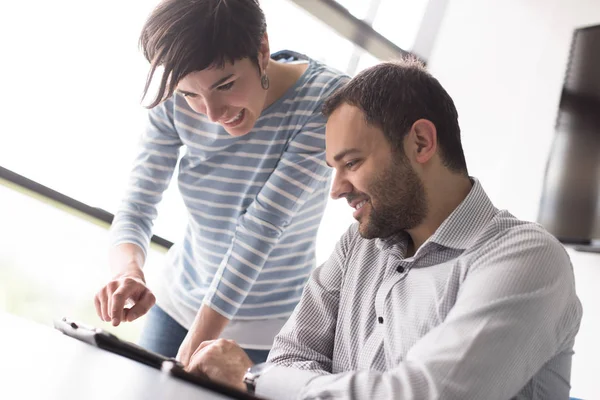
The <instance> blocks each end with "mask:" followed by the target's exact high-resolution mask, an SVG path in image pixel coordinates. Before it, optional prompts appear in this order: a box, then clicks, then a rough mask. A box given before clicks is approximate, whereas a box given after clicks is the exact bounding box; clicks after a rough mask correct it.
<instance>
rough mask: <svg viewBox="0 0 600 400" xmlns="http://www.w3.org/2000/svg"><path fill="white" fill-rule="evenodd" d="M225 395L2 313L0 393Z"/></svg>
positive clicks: (108, 398) (210, 399)
mask: <svg viewBox="0 0 600 400" xmlns="http://www.w3.org/2000/svg"><path fill="white" fill-rule="evenodd" d="M228 398H229V397H227V396H223V395H221V394H217V393H214V392H211V391H209V390H207V389H203V388H201V387H198V386H195V385H193V384H191V383H188V382H185V381H182V380H180V379H177V378H174V377H171V376H169V375H167V374H166V373H163V372H161V371H159V370H157V369H153V368H151V367H148V366H146V365H143V364H141V363H139V362H136V361H133V360H130V359H127V358H125V357H121V356H118V355H116V354H113V353H110V352H108V351H104V350H101V349H98V348H96V347H94V346H91V345H88V344H86V343H83V342H80V341H79V340H76V339H73V338H71V337H68V336H66V335H63V334H62V333H61V332H59V331H57V330H55V329H53V328H52V327H50V326H43V325H39V324H36V323H34V322H31V321H28V320H24V319H22V318H18V317H15V316H12V315H9V314H3V313H0V399H2V400H8V399H27V400H28V399H50V400H54V399H56V400H58V399H61V400H63V399H64V400H68V399H82V400H83V399H85V400H88V399H89V400H96V399H98V400H101V399H102V400H112V399H128V400H138V399H139V400H142V399H144V400H147V399H176V400H186V399H194V400H204V399H206V400H221V399H228Z"/></svg>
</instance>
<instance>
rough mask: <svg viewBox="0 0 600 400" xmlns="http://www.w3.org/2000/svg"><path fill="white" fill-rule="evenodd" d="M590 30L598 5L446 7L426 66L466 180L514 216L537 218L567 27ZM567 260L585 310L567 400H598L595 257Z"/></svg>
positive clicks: (599, 16)
mask: <svg viewBox="0 0 600 400" xmlns="http://www.w3.org/2000/svg"><path fill="white" fill-rule="evenodd" d="M592 24H600V0H502V1H489V0H485V1H482V0H450V2H449V4H448V6H447V9H446V14H445V17H444V20H443V22H442V26H441V28H440V31H439V33H438V36H437V40H436V43H435V46H434V49H433V53H432V56H431V59H430V63H429V68H430V70H431V72H432V73H433V74H434V75H435V76H436V77H437V78H438V79H439V80H440V81H441V83H442V84H443V85H444V86H445V88H446V89H447V90H448V92H449V93H450V95H451V96H452V97H453V98H454V100H455V102H456V106H457V108H458V112H459V115H460V123H461V127H462V132H463V136H462V137H463V144H464V148H465V153H466V157H467V163H468V166H469V172H470V173H471V175H474V176H476V177H478V178H479V179H480V180H481V181H482V184H483V186H484V188H485V189H486V191H487V192H488V194H489V195H490V197H491V198H492V200H493V201H494V203H495V204H496V206H498V207H500V208H506V209H508V210H510V211H511V212H512V213H513V214H515V215H516V216H518V217H520V218H523V219H528V220H535V219H536V217H537V211H538V204H539V198H540V194H541V189H542V182H543V174H544V168H545V164H546V159H547V157H548V153H549V149H550V146H551V142H552V137H553V132H554V122H555V116H556V110H557V106H558V102H559V99H560V91H561V87H562V81H563V77H564V71H565V67H566V63H567V56H568V52H569V47H570V43H571V35H572V32H573V29H574V28H576V27H580V26H585V25H592ZM598 73H600V71H599V72H598ZM570 254H571V257H572V260H573V264H574V270H575V276H576V280H577V289H578V294H579V297H580V299H581V301H582V303H583V307H584V318H583V321H582V325H581V329H580V333H579V335H578V338H577V343H576V348H575V351H576V355H575V357H574V359H573V363H574V364H573V370H572V374H573V377H572V382H571V383H572V387H573V390H572V395H573V396H575V397H583V398H586V399H600V384H599V383H598V382H597V375H598V374H597V371H598V370H599V367H598V363H599V362H600V321H599V320H600V291H599V290H597V289H596V288H597V287H598V286H599V284H600V256H599V255H590V254H587V255H585V254H582V253H577V252H572V251H570Z"/></svg>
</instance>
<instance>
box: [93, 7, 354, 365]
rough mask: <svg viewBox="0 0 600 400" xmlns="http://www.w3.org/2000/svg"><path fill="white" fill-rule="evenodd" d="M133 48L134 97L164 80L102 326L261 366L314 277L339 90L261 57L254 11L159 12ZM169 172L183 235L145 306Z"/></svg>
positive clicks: (121, 215) (278, 58)
mask: <svg viewBox="0 0 600 400" xmlns="http://www.w3.org/2000/svg"><path fill="white" fill-rule="evenodd" d="M140 45H141V47H142V49H143V52H144V55H145V56H146V58H147V59H148V61H149V62H150V64H151V68H150V73H149V75H148V80H147V82H146V87H145V90H144V95H146V94H148V90H149V88H150V87H151V82H152V80H153V78H154V76H155V74H156V73H157V72H159V71H161V72H162V76H161V78H160V84H159V85H158V93H157V94H156V96H155V97H154V100H153V101H152V103H151V105H150V108H151V109H150V111H149V125H148V129H147V130H146V132H145V134H144V135H143V137H142V140H141V143H140V152H139V155H138V157H137V158H136V161H135V164H134V167H133V171H132V173H131V177H130V182H129V188H128V190H127V193H126V195H125V198H124V201H123V203H122V206H121V207H120V209H119V211H118V212H117V213H116V215H115V219H114V221H113V224H112V228H111V235H112V239H113V240H112V243H113V246H112V249H111V267H112V269H113V272H114V277H113V278H112V279H111V281H110V282H109V283H108V284H107V285H106V286H104V287H103V288H102V289H101V290H100V291H99V292H98V294H97V295H96V297H95V304H96V309H97V312H98V315H100V317H101V318H102V319H103V320H105V321H112V322H113V324H114V325H118V324H119V323H120V322H122V321H133V320H135V319H136V318H138V317H140V316H142V315H144V314H145V313H147V312H148V310H150V313H149V315H148V320H147V322H146V327H145V328H144V331H143V333H142V338H141V344H142V345H143V346H144V347H147V348H149V349H151V350H154V351H156V352H159V353H162V354H164V355H166V356H175V355H176V354H177V355H178V357H179V359H180V360H181V361H183V362H184V363H187V361H188V360H189V358H190V357H191V355H192V354H193V353H194V352H195V351H196V350H197V349H198V347H199V346H200V344H201V343H202V342H204V341H208V340H212V339H216V338H218V337H222V338H226V339H232V340H235V341H236V342H238V343H240V345H241V346H242V347H243V348H244V349H245V350H246V351H247V353H248V354H249V355H250V357H251V358H252V359H254V360H255V362H258V361H262V360H264V359H266V355H267V354H268V349H269V348H270V347H271V343H272V341H273V337H274V336H275V334H277V332H278V331H279V329H280V328H281V327H282V326H283V324H284V322H285V321H286V319H287V317H288V316H289V315H290V314H291V313H292V311H293V309H294V307H295V305H296V304H297V302H298V301H299V299H300V295H301V293H302V290H303V288H304V284H305V283H306V280H307V279H308V276H309V273H310V271H311V270H312V269H313V267H314V265H315V240H316V234H317V229H318V226H319V223H320V220H321V218H322V216H323V212H324V209H325V204H326V199H327V192H328V189H329V183H330V179H329V178H330V170H329V168H328V167H327V165H326V163H325V160H324V159H325V118H324V116H323V115H322V114H321V105H322V102H323V101H324V99H325V98H326V97H327V96H328V95H329V94H330V93H332V92H333V91H334V90H335V89H336V88H337V87H339V86H341V85H342V84H343V83H345V82H346V80H347V77H345V76H344V75H343V74H341V73H339V72H337V71H335V70H333V69H331V68H329V67H327V66H326V65H323V64H321V63H319V62H318V61H315V60H312V59H310V58H308V57H306V56H304V55H301V54H298V53H295V52H292V51H284V52H279V53H277V54H273V55H271V54H270V51H269V39H268V35H267V32H266V23H265V18H264V14H263V12H262V10H261V9H260V6H259V4H258V2H257V1H255V0H166V1H163V2H162V3H161V4H160V5H158V7H156V9H155V10H154V11H153V12H152V13H151V15H150V16H149V18H148V20H147V22H146V24H145V25H144V28H143V30H142V34H141V37H140ZM182 147H183V148H184V149H185V151H184V152H183V155H182V156H181V158H180V156H179V151H180V149H181V148H182ZM178 160H179V169H178V174H177V179H178V184H179V190H180V192H181V195H182V197H183V201H184V203H185V205H186V208H187V211H188V223H187V228H186V231H185V236H184V238H183V240H182V241H181V242H178V243H176V244H175V245H174V246H173V247H172V248H171V249H170V250H169V252H168V255H167V262H166V263H165V266H164V268H163V269H162V271H161V279H160V281H159V282H158V284H157V287H153V291H154V292H156V300H157V305H155V306H154V307H153V305H154V302H155V296H154V294H153V293H152V292H151V291H150V289H148V287H147V286H146V283H145V279H144V274H143V272H142V267H143V264H144V260H145V255H146V249H147V247H148V243H149V240H150V237H151V235H152V222H153V220H154V219H155V217H156V215H157V211H156V205H157V204H158V203H159V201H160V199H161V197H162V193H163V191H164V190H165V189H166V187H167V186H168V184H169V181H170V179H171V176H172V174H173V171H174V169H175V166H176V164H177V162H178ZM128 299H129V300H130V301H132V302H133V303H134V304H133V306H132V307H131V308H129V309H128V308H125V304H126V302H127V300H128Z"/></svg>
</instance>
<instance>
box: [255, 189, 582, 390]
mask: <svg viewBox="0 0 600 400" xmlns="http://www.w3.org/2000/svg"><path fill="white" fill-rule="evenodd" d="M407 243H408V237H407V236H406V234H404V233H403V234H398V235H396V236H393V237H390V238H387V239H384V240H382V239H376V240H366V239H363V238H361V237H360V235H359V233H358V230H357V225H356V224H355V225H353V226H351V227H350V229H349V230H348V231H347V232H346V234H345V235H344V236H343V237H342V238H341V240H340V241H339V243H338V244H337V246H336V249H335V251H334V253H333V254H332V256H331V257H330V259H329V260H328V261H327V262H326V263H325V264H324V265H322V266H321V267H319V268H317V269H316V270H315V271H314V273H313V274H312V276H311V278H310V280H309V283H308V286H307V287H306V289H305V291H304V294H303V296H302V299H301V301H300V304H299V305H298V306H297V308H296V309H295V311H294V313H293V315H292V316H291V317H290V319H289V321H288V322H287V324H286V325H285V326H284V327H283V329H282V331H281V332H280V333H279V335H278V336H277V337H276V339H275V343H274V345H273V349H272V351H271V353H270V356H269V361H270V362H272V363H275V364H276V366H275V367H273V368H272V369H270V370H268V371H267V372H265V373H264V374H263V375H262V376H261V377H260V378H259V379H258V381H257V394H258V395H260V396H263V397H266V398H273V399H281V400H282V399H296V398H300V399H420V400H422V399H457V400H458V399H460V400H466V399H485V400H493V399H498V400H507V399H511V398H514V399H544V400H547V399H568V398H569V389H570V385H569V381H570V371H571V357H572V355H573V343H574V339H575V335H576V333H577V331H578V329H579V323H580V320H581V315H582V308H581V304H580V302H579V300H578V298H577V296H576V294H575V284H574V278H573V270H572V266H571V262H570V260H569V257H568V255H567V254H566V252H565V250H564V249H563V247H562V246H561V244H560V243H559V242H558V241H557V240H556V239H555V238H554V237H553V236H551V235H550V234H549V233H547V232H546V231H545V230H544V229H543V228H541V227H540V226H539V225H537V224H534V223H530V222H524V221H519V220H518V219H516V218H515V217H514V216H512V215H511V214H510V213H508V212H506V211H501V210H498V209H496V208H495V207H494V206H493V204H492V203H491V201H490V200H489V198H488V197H487V195H486V194H485V192H484V190H483V188H482V187H481V185H480V183H479V182H478V181H477V180H476V179H473V187H472V189H471V192H470V193H469V195H468V196H467V198H466V199H465V200H464V201H463V202H462V203H461V205H460V206H459V207H458V208H457V209H456V210H454V212H453V213H452V214H451V215H450V216H449V217H448V218H447V219H446V220H445V221H444V222H443V223H442V225H441V226H440V227H439V228H438V230H437V231H436V232H435V234H434V235H433V236H431V237H430V238H429V239H428V240H427V241H426V242H425V243H424V244H423V245H422V246H421V247H420V248H419V249H418V251H417V252H416V253H415V255H414V256H413V257H409V258H406V257H405V254H406V248H407Z"/></svg>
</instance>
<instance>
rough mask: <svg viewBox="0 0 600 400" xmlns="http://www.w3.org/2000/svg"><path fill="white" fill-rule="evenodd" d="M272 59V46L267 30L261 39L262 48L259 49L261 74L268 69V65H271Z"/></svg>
mask: <svg viewBox="0 0 600 400" xmlns="http://www.w3.org/2000/svg"><path fill="white" fill-rule="evenodd" d="M270 60H271V48H270V47H269V35H268V34H267V32H265V34H264V35H263V37H262V39H261V41H260V48H259V49H258V65H259V67H260V73H261V75H262V74H263V73H264V71H265V70H266V69H267V65H269V61H270Z"/></svg>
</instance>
